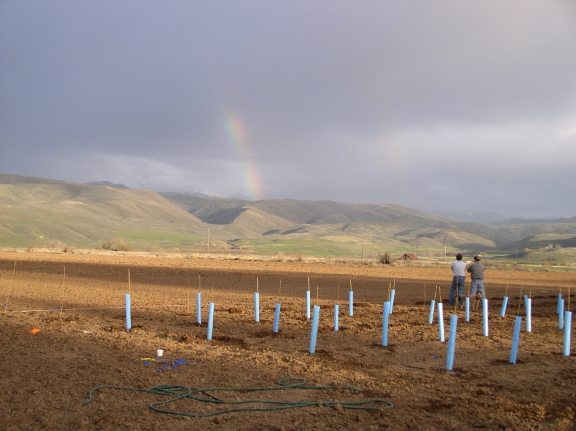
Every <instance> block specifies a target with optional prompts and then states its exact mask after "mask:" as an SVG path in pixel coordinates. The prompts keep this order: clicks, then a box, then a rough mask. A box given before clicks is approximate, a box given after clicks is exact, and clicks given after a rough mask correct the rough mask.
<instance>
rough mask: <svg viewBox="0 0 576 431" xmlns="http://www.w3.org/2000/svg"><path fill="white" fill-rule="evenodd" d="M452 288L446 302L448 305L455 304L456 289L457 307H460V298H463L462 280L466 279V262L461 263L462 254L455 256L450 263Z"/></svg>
mask: <svg viewBox="0 0 576 431" xmlns="http://www.w3.org/2000/svg"><path fill="white" fill-rule="evenodd" d="M452 276H453V278H452V288H451V289H450V295H449V296H448V301H449V303H450V305H454V304H455V303H456V288H458V305H462V298H464V278H465V277H466V262H463V261H462V254H461V253H458V254H457V255H456V260H453V261H452Z"/></svg>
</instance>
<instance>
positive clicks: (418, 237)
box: [0, 174, 576, 255]
mask: <svg viewBox="0 0 576 431" xmlns="http://www.w3.org/2000/svg"><path fill="white" fill-rule="evenodd" d="M110 184H113V183H109V182H101V183H100V184H92V185H86V184H78V183H71V182H66V181H56V180H49V179H41V178H33V177H21V176H14V175H2V174H0V244H3V245H5V246H6V245H7V246H18V247H25V246H29V245H31V244H32V245H34V244H49V243H54V242H60V243H66V244H70V245H75V246H79V247H95V246H97V244H98V243H99V241H104V240H107V239H108V238H110V237H121V238H124V239H125V240H126V241H127V242H129V243H131V244H133V245H134V246H135V247H137V248H139V249H146V248H150V247H162V248H168V249H173V248H180V249H181V248H184V249H191V250H194V249H196V250H197V249H207V248H208V236H209V237H210V247H211V250H216V249H221V250H226V249H229V248H246V249H253V250H260V251H265V252H283V253H305V254H320V255H327V254H333V255H350V254H358V253H359V252H360V250H362V252H363V253H364V252H366V253H372V254H375V253H382V252H383V251H398V252H403V251H410V252H416V253H424V252H427V253H432V252H437V253H440V252H443V251H444V247H445V246H446V247H448V248H450V249H452V250H462V251H466V250H467V251H470V252H483V251H487V250H495V249H499V250H515V249H516V250H518V249H519V248H520V247H526V244H527V243H528V242H530V241H531V240H529V238H530V237H533V236H535V235H544V236H543V237H542V236H541V237H534V240H533V242H536V243H538V244H539V243H540V241H545V240H548V239H547V238H548V237H546V236H545V235H549V234H554V235H562V236H561V237H557V239H558V241H561V242H562V244H572V242H571V239H570V238H571V236H574V237H576V217H574V218H572V219H559V220H554V221H552V222H550V220H547V221H534V222H532V223H528V222H526V220H521V221H517V220H512V221H508V222H502V221H500V222H491V223H473V222H462V221H454V220H450V219H448V218H445V217H441V216H439V215H437V214H432V213H428V212H425V211H420V210H416V209H413V208H407V207H403V206H401V205H394V204H381V205H375V204H350V203H342V202H333V201H304V200H295V199H270V200H257V201H252V200H245V199H235V198H222V197H214V196H209V197H208V196H202V194H200V195H198V194H180V193H160V194H159V193H156V192H153V191H143V190H131V189H128V188H122V187H120V188H119V187H113V186H114V184H113V185H112V186H111V185H110ZM116 186H122V185H116ZM208 232H209V235H208ZM550 238H552V237H550ZM522 241H524V242H522Z"/></svg>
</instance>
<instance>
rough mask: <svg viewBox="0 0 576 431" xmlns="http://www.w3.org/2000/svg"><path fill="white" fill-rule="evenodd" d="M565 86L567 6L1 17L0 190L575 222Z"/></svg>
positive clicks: (297, 7)
mask: <svg viewBox="0 0 576 431" xmlns="http://www.w3.org/2000/svg"><path fill="white" fill-rule="evenodd" d="M574 70H576V6H575V5H574V3H572V2H569V1H566V2H562V1H528V2H525V1H518V2H516V1H509V2H496V1H493V2H491V1H482V2H480V1H429V2H420V1H405V2H371V1H360V2H348V1H346V2H345V1H312V2H303V1H302V2H300V1H278V2H267V1H242V2H238V1H217V2H213V1H195V2H187V1H181V2H180V1H168V2H141V1H137V2H136V1H123V2H116V1H109V2H106V1H101V2H88V1H86V2H72V1H45V2H16V1H5V2H2V3H0V140H1V142H2V148H1V150H0V172H5V173H15V174H22V175H36V176H47V177H51V178H60V179H67V180H72V181H82V182H83V181H93V180H109V181H114V182H123V183H125V184H128V185H129V186H130V187H135V188H136V187H138V188H140V187H142V188H149V189H155V190H162V191H167V190H175V191H190V190H195V189H202V190H211V191H213V192H216V193H220V194H225V195H226V194H227V195H232V194H236V193H248V192H249V189H250V187H249V184H247V183H250V182H251V181H252V182H253V181H255V180H254V178H256V177H257V175H258V174H259V176H260V177H261V182H262V185H263V189H264V194H265V197H275V198H283V197H291V198H304V199H333V200H340V201H352V202H372V203H399V204H405V205H410V206H414V207H418V208H423V209H431V210H432V209H433V210H458V209H475V210H482V209H486V210H499V211H501V212H506V213H515V212H516V213H519V214H522V213H526V214H528V213H532V214H537V213H539V214H544V213H549V214H559V215H574V214H576V204H574V203H573V202H576V200H575V199H574V197H575V196H571V195H570V193H572V192H570V191H567V190H566V188H565V187H561V185H562V180H560V179H559V178H563V179H564V180H565V181H567V182H568V181H572V180H573V179H575V178H574V173H573V169H572V167H571V166H570V163H569V161H570V160H574V159H575V157H576V129H575V128H574V120H575V119H576V75H574V73H573V71H574ZM232 116H234V117H235V118H236V119H237V121H239V122H240V123H241V124H242V125H243V127H244V129H245V133H246V135H245V137H244V138H242V137H240V136H238V135H234V133H233V132H234V131H232V132H231V131H230V130H229V129H227V123H228V122H229V120H230V118H231V117H232ZM240 141H242V142H240ZM248 159H251V160H253V162H254V166H250V165H248V164H247V163H246V161H247V160H248ZM250 169H252V172H247V170H248V171H250ZM254 171H257V172H254ZM242 184H245V186H241V185H242ZM472 184H474V185H476V189H475V192H474V193H471V192H470V187H471V185H472ZM544 208H545V209H544Z"/></svg>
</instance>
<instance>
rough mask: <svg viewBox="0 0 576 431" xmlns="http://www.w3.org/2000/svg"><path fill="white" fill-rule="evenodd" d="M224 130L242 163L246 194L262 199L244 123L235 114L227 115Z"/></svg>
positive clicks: (256, 170)
mask: <svg viewBox="0 0 576 431" xmlns="http://www.w3.org/2000/svg"><path fill="white" fill-rule="evenodd" d="M226 131H227V132H228V136H229V137H230V140H231V141H232V143H233V144H234V148H235V149H236V151H237V153H238V157H239V158H240V161H241V163H242V166H243V171H244V180H245V184H246V191H247V192H248V195H249V196H250V198H252V199H263V197H264V193H263V188H262V181H261V180H260V175H259V174H258V169H257V168H256V163H255V162H254V160H253V158H252V154H251V152H250V148H249V146H248V134H247V133H246V127H244V123H242V121H241V120H240V118H238V117H237V116H235V115H227V117H226Z"/></svg>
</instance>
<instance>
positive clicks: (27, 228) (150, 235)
mask: <svg viewBox="0 0 576 431" xmlns="http://www.w3.org/2000/svg"><path fill="white" fill-rule="evenodd" d="M206 232H207V228H206V226H205V225H204V223H202V222H201V221H200V220H199V219H198V218H196V217H194V216H193V215H191V214H190V213H188V212H186V211H184V210H183V209H182V208H180V207H179V206H177V205H176V204H174V203H173V202H171V201H168V200H167V199H165V198H163V197H161V196H160V195H158V194H157V193H155V192H152V191H141V190H121V189H116V188H112V187H105V186H93V185H83V184H76V183H68V182H63V181H52V180H43V179H38V178H30V177H16V176H12V175H0V244H2V245H3V246H8V247H27V246H49V245H53V244H56V243H64V244H67V245H70V246H77V247H96V246H97V245H98V243H99V242H100V241H106V240H108V239H109V238H111V237H121V238H124V239H125V240H126V241H128V242H129V243H130V244H131V245H133V246H134V247H136V248H146V247H158V246H198V245H199V244H201V243H202V242H205V241H206ZM212 232H213V234H214V235H215V237H216V236H218V233H220V237H222V238H225V237H226V235H227V234H224V233H222V232H219V230H218V229H214V228H213V229H212Z"/></svg>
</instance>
